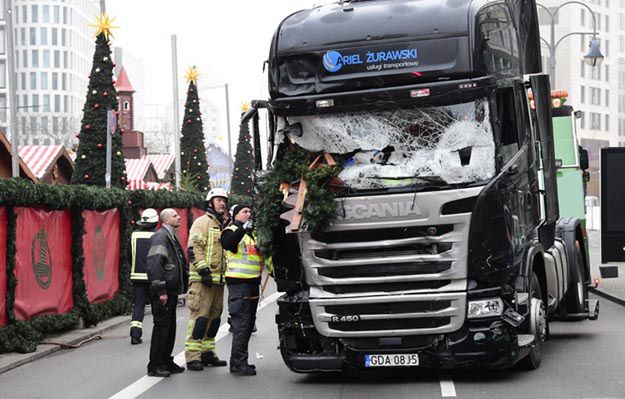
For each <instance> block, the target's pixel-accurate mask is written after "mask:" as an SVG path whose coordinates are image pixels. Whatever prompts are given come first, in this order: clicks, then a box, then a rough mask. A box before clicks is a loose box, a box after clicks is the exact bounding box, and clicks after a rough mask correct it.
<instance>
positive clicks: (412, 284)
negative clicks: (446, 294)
mask: <svg viewBox="0 0 625 399" xmlns="http://www.w3.org/2000/svg"><path fill="white" fill-rule="evenodd" d="M450 282H451V281H449V280H434V281H406V282H398V283H381V284H345V285H327V286H326V285H324V286H323V289H324V290H325V291H327V292H331V293H333V294H353V293H357V292H397V291H417V290H426V289H437V288H441V287H444V286H446V285H447V284H449V283H450Z"/></svg>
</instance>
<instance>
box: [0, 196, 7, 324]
mask: <svg viewBox="0 0 625 399" xmlns="http://www.w3.org/2000/svg"><path fill="white" fill-rule="evenodd" d="M6 260H7V209H6V208H0V327H1V326H4V325H6V324H7V307H6V300H7V263H6Z"/></svg>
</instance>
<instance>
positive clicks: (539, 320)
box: [531, 298, 547, 342]
mask: <svg viewBox="0 0 625 399" xmlns="http://www.w3.org/2000/svg"><path fill="white" fill-rule="evenodd" d="M531 332H532V334H533V335H534V337H535V338H536V341H537V342H544V341H545V338H546V337H547V318H546V312H545V304H544V303H543V301H542V300H541V299H538V298H532V324H531Z"/></svg>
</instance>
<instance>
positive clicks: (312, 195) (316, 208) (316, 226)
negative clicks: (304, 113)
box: [256, 147, 341, 256]
mask: <svg viewBox="0 0 625 399" xmlns="http://www.w3.org/2000/svg"><path fill="white" fill-rule="evenodd" d="M316 155H317V154H313V153H309V152H307V151H305V150H304V149H302V148H301V147H290V148H289V149H288V150H287V152H286V154H285V155H284V158H282V159H280V160H278V161H276V162H275V164H274V167H273V169H271V170H270V171H269V172H267V174H265V175H264V176H263V177H262V178H261V179H260V182H259V188H258V192H259V200H258V202H259V203H258V216H257V221H256V229H257V230H256V231H257V234H258V245H259V247H260V250H261V251H262V252H263V254H264V255H265V256H272V255H273V254H274V253H275V250H276V243H275V242H274V240H273V236H274V231H275V229H276V228H278V226H279V225H280V215H281V214H282V213H284V212H286V211H287V210H288V209H286V208H285V207H284V206H283V205H282V200H283V194H282V192H281V191H280V184H281V183H284V182H288V183H291V182H294V181H296V180H299V179H301V178H304V179H305V180H306V181H307V194H306V203H305V204H304V211H303V216H304V220H305V223H306V227H307V228H308V230H310V231H320V230H323V229H325V228H327V227H328V226H329V225H330V224H331V223H332V221H333V220H334V218H335V217H336V202H335V201H334V194H333V193H332V191H331V190H330V188H329V183H330V181H331V180H332V178H334V177H336V176H337V175H338V174H339V172H340V171H341V168H340V167H339V166H328V167H322V168H318V169H314V170H309V169H308V166H309V165H310V163H311V162H312V159H314V156H316Z"/></svg>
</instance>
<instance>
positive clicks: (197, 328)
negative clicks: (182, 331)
mask: <svg viewBox="0 0 625 399" xmlns="http://www.w3.org/2000/svg"><path fill="white" fill-rule="evenodd" d="M223 301H224V286H223V285H217V284H213V285H212V286H210V287H207V286H205V285H204V284H202V283H201V282H199V281H194V282H191V285H190V287H189V294H188V295H187V306H189V310H190V314H189V326H188V328H187V339H186V341H185V345H184V349H185V351H184V356H185V360H186V362H187V363H190V362H192V361H195V360H197V361H202V354H203V353H207V352H214V350H215V336H216V335H217V331H218V330H219V324H220V320H221V319H220V317H221V312H222V310H223Z"/></svg>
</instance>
